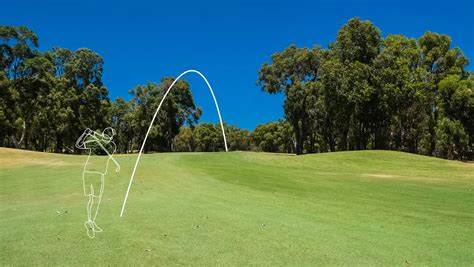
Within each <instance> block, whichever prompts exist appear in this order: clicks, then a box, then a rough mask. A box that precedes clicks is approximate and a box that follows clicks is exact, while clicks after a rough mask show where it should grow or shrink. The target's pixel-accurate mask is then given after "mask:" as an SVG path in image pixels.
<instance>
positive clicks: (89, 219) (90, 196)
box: [87, 185, 94, 221]
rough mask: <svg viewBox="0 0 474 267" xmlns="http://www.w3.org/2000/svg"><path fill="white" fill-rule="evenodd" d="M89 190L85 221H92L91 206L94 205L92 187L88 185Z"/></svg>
mask: <svg viewBox="0 0 474 267" xmlns="http://www.w3.org/2000/svg"><path fill="white" fill-rule="evenodd" d="M90 187H91V192H90V195H89V201H88V202H87V221H92V206H93V205H94V187H93V186H92V185H90Z"/></svg>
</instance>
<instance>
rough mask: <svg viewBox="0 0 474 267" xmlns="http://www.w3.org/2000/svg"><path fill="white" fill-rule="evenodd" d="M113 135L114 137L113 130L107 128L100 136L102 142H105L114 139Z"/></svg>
mask: <svg viewBox="0 0 474 267" xmlns="http://www.w3.org/2000/svg"><path fill="white" fill-rule="evenodd" d="M114 135H115V130H114V128H112V127H107V128H105V129H104V131H103V132H102V136H103V137H104V140H106V141H111V140H112V138H114Z"/></svg>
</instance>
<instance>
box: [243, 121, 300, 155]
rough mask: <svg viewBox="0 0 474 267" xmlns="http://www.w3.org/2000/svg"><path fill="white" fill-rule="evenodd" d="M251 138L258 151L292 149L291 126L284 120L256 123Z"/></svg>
mask: <svg viewBox="0 0 474 267" xmlns="http://www.w3.org/2000/svg"><path fill="white" fill-rule="evenodd" d="M251 140H252V142H253V144H254V145H255V146H256V149H257V150H258V151H265V152H279V153H292V152H293V150H294V138H293V133H292V128H291V125H290V124H289V123H288V122H287V121H284V120H279V121H277V122H269V123H267V124H262V125H258V126H257V127H256V128H255V130H253V132H252V135H251Z"/></svg>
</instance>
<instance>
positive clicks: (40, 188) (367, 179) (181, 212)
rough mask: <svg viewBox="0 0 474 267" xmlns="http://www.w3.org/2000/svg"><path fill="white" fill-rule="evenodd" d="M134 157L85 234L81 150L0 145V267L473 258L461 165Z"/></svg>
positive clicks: (470, 197) (472, 204)
mask: <svg viewBox="0 0 474 267" xmlns="http://www.w3.org/2000/svg"><path fill="white" fill-rule="evenodd" d="M135 158H136V155H119V156H117V160H118V161H119V162H120V163H121V165H122V170H121V172H120V173H118V174H116V173H115V172H113V168H111V169H110V170H109V171H110V173H109V174H108V175H107V176H106V185H105V193H104V198H103V203H102V206H101V211H100V214H99V217H98V219H97V223H98V224H99V225H100V226H101V227H102V228H103V229H104V232H103V233H100V234H98V235H97V236H96V238H95V239H89V238H88V237H87V235H86V233H85V229H84V226H83V222H84V221H85V217H86V212H85V201H86V199H85V197H84V196H83V195H82V180H81V171H82V163H83V161H84V160H85V156H71V155H55V154H46V153H36V152H26V151H19V150H12V149H0V183H1V186H0V213H1V216H0V228H1V231H0V265H41V266H44V265H86V264H87V265H89V264H90V265H151V264H154V265H173V264H185V265H249V264H256V265H315V264H319V265H384V266H385V265H408V264H414V265H438V266H439V265H451V266H453V265H457V266H459V265H473V264H474V165H473V164H467V163H461V162H454V161H447V160H441V159H436V158H429V157H423V156H417V155H411V154H406V153H399V152H390V151H359V152H341V153H327V154H317V155H306V156H298V157H297V156H292V155H281V154H267V153H248V152H232V153H163V154H150V155H145V156H143V157H142V161H141V164H140V167H139V169H138V171H137V175H136V178H135V183H134V185H133V188H132V191H131V193H130V197H129V202H128V205H127V209H126V213H125V215H124V217H122V218H120V217H119V213H120V208H121V204H122V200H123V197H124V194H125V191H126V188H127V184H128V181H129V177H130V174H131V171H132V167H133V164H134V161H135Z"/></svg>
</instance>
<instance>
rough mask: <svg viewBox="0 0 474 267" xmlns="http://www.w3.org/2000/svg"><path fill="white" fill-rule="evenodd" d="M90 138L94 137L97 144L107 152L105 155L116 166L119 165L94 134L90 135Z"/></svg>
mask: <svg viewBox="0 0 474 267" xmlns="http://www.w3.org/2000/svg"><path fill="white" fill-rule="evenodd" d="M92 138H94V139H95V140H96V142H97V144H99V146H100V147H101V148H102V149H103V150H104V151H105V153H107V155H108V156H109V157H110V159H111V160H112V161H113V162H114V163H115V165H117V167H120V164H118V162H117V161H116V160H115V159H114V157H112V155H110V153H109V151H108V150H107V149H106V148H105V147H104V146H103V145H102V143H101V142H100V140H99V139H97V138H96V137H95V136H92Z"/></svg>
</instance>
